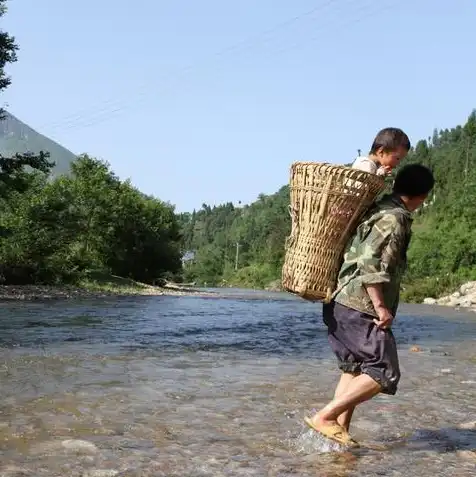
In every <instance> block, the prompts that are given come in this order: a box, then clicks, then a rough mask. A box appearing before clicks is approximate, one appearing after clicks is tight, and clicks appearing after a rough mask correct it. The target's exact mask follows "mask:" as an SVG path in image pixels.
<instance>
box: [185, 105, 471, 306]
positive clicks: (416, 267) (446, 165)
mask: <svg viewBox="0 0 476 477" xmlns="http://www.w3.org/2000/svg"><path fill="white" fill-rule="evenodd" d="M409 162H420V163H423V164H425V165H428V166H429V167H431V169H432V170H433V171H434V174H435V176H436V180H437V186H436V188H435V194H434V196H433V197H432V198H431V199H432V200H431V201H429V203H428V204H427V205H426V207H424V209H423V210H422V211H421V212H420V213H419V214H418V215H417V217H416V220H415V225H414V236H413V240H412V244H411V247H410V251H409V258H410V267H409V271H408V273H407V277H406V283H405V287H404V298H405V299H407V300H418V299H420V298H422V297H424V296H434V295H437V294H440V293H443V292H445V291H447V290H448V289H451V288H452V287H454V286H456V285H458V284H459V283H461V282H462V281H464V280H467V279H472V278H475V279H476V234H475V233H474V230H476V113H475V112H473V113H472V114H471V115H470V116H469V118H468V121H467V122H466V124H465V125H463V126H457V127H455V128H453V129H444V130H435V131H433V134H432V135H431V136H430V137H428V138H427V139H422V140H421V141H419V142H418V143H417V144H416V145H415V147H414V148H413V149H412V151H411V152H410V154H409V157H408V158H407V159H406V160H405V162H404V163H405V164H408V163H409ZM288 204H289V188H288V186H284V187H282V188H281V189H280V190H279V191H278V192H276V193H275V194H272V195H260V196H259V198H258V200H257V201H256V202H254V203H252V204H251V205H249V206H244V207H235V206H234V205H233V204H231V203H228V204H224V205H220V206H217V207H210V206H208V205H206V204H204V205H203V206H202V208H201V209H200V210H198V211H194V212H193V213H187V214H181V216H180V221H181V223H182V228H183V234H184V248H185V250H188V251H192V252H193V253H194V255H193V254H190V257H189V258H190V260H188V261H187V262H186V264H185V272H184V273H185V279H186V280H187V281H196V282H198V283H206V284H208V285H212V284H213V285H241V286H252V287H260V288H261V287H267V286H269V285H270V284H271V283H272V282H273V281H278V280H279V278H280V275H281V266H282V262H283V258H284V241H285V238H286V237H287V235H288V234H289V230H290V217H289V213H288V209H287V207H288ZM192 257H193V258H192ZM235 268H236V269H235Z"/></svg>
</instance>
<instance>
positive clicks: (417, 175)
mask: <svg viewBox="0 0 476 477" xmlns="http://www.w3.org/2000/svg"><path fill="white" fill-rule="evenodd" d="M434 185H435V178H434V177H433V174H432V172H431V171H430V169H428V167H425V166H423V165H421V164H408V165H407V166H404V167H402V168H401V169H400V170H399V171H398V174H397V177H396V178H395V182H394V183H393V193H394V194H396V195H398V196H400V197H401V199H402V200H403V202H404V203H405V205H406V206H407V208H408V210H409V211H410V212H413V211H414V210H416V209H418V207H420V206H421V205H422V204H423V202H425V200H426V198H427V197H428V194H429V193H430V192H431V190H432V189H433V186H434Z"/></svg>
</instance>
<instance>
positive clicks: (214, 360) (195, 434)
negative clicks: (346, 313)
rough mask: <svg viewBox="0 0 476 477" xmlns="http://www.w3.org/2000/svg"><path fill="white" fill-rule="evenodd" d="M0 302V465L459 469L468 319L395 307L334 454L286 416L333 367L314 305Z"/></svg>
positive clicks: (224, 472) (252, 297) (134, 470)
mask: <svg viewBox="0 0 476 477" xmlns="http://www.w3.org/2000/svg"><path fill="white" fill-rule="evenodd" d="M220 293H221V294H223V296H217V297H207V298H203V297H196V296H195V297H191V296H185V297H167V296H153V297H133V298H125V297H124V298H108V299H101V300H99V299H97V300H87V301H84V300H83V301H81V300H76V301H49V302H32V303H20V302H18V303H11V302H9V303H2V304H0V307H1V311H2V320H1V322H0V476H5V477H7V476H8V477H10V476H12V477H13V476H20V475H21V476H35V477H37V476H38V477H42V476H48V477H52V476H68V477H79V476H83V477H112V476H124V477H125V476H127V477H135V476H144V477H145V476H158V477H161V476H164V477H165V476H167V477H212V476H213V477H215V476H217V477H219V476H243V477H245V476H247V477H248V476H260V477H262V476H272V477H298V476H299V477H307V476H313V477H316V476H318V477H320V476H325V477H344V476H346V477H347V476H349V477H350V476H382V475H385V476H412V477H413V476H420V477H436V476H455V477H456V476H470V475H474V474H473V473H474V471H475V463H476V455H475V453H474V452H473V450H474V449H476V423H475V419H476V412H475V411H476V368H475V363H476V348H475V339H476V315H475V314H474V313H471V312H467V313H463V312H461V313H460V312H456V311H452V310H450V309H447V308H437V307H435V308H431V307H424V306H403V307H402V309H401V312H400V314H399V316H398V319H397V320H396V322H395V324H394V332H395V335H396V337H397V340H398V345H399V353H400V359H401V368H402V381H401V385H400V389H399V392H398V394H397V395H396V396H394V397H390V396H379V397H377V398H376V399H374V400H373V401H372V402H370V403H366V404H364V405H362V406H361V408H360V409H359V410H358V411H357V412H356V415H355V418H354V423H353V428H352V431H353V433H354V434H355V437H356V438H357V439H362V440H365V441H371V442H374V443H380V444H385V446H386V448H385V449H368V448H361V449H357V450H352V451H348V450H345V449H341V448H340V447H339V446H338V445H337V444H331V443H330V442H329V441H327V440H325V439H323V438H321V437H318V436H317V435H316V434H315V433H313V432H312V431H311V430H309V429H308V428H306V427H305V425H304V424H303V421H302V418H303V416H304V415H306V413H310V412H311V410H312V409H313V408H317V407H319V406H321V405H322V404H323V403H325V402H326V401H327V400H328V399H329V398H330V397H331V395H332V392H333V388H334V386H335V384H336V380H337V378H338V373H337V369H336V366H335V362H334V359H333V356H332V355H331V353H330V350H329V347H328V344H327V338H326V330H325V328H324V326H323V324H322V321H321V320H322V318H321V305H319V304H312V303H308V302H305V301H304V300H301V299H297V298H294V297H291V296H290V295H286V294H280V293H261V292H244V291H239V290H237V291H233V290H227V291H221V292H220Z"/></svg>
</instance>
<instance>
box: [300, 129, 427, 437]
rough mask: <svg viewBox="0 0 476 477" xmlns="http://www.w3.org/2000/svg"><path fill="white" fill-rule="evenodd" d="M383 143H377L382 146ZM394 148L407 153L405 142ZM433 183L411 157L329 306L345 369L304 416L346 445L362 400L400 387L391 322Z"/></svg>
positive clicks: (352, 251) (361, 229)
mask: <svg viewBox="0 0 476 477" xmlns="http://www.w3.org/2000/svg"><path fill="white" fill-rule="evenodd" d="M377 139H379V136H377ZM383 142H384V141H380V143H379V142H377V144H380V146H379V147H377V148H376V149H375V148H373V150H374V151H375V152H377V153H378V151H382V149H380V148H383V146H382V143H383ZM405 144H406V143H405ZM387 147H388V146H387ZM393 148H394V149H393V150H394V151H397V152H399V153H403V150H406V148H407V147H406V146H405V145H404V146H401V149H399V148H396V149H395V146H393ZM382 154H388V152H387V153H385V152H384V153H382ZM377 157H379V158H383V161H382V164H384V165H389V166H392V165H393V164H394V163H395V162H396V161H397V158H396V157H395V156H392V157H393V159H392V158H388V157H389V156H383V155H380V156H377ZM397 162H398V161H397ZM433 186H434V178H433V175H432V173H431V171H430V170H429V169H427V168H426V167H424V166H422V165H419V164H410V165H408V166H405V167H403V168H402V169H401V170H400V171H399V172H398V174H397V177H396V178H395V182H394V184H393V192H392V193H391V194H387V195H385V196H383V197H382V199H380V200H379V201H377V202H376V203H375V204H374V206H373V207H372V208H371V210H369V212H368V213H367V214H366V216H365V217H364V219H363V220H362V222H361V223H360V225H359V226H358V227H357V230H356V233H355V234H354V236H353V237H352V238H351V240H350V242H349V244H348V245H347V247H346V252H345V254H344V260H343V263H342V266H341V268H340V271H339V275H338V282H337V290H336V291H335V293H334V297H333V300H331V302H330V303H329V304H324V306H323V315H324V323H325V324H326V325H327V328H328V339H329V343H330V345H331V348H332V350H333V352H334V354H335V355H336V357H337V360H338V363H339V364H338V366H339V368H340V370H341V371H342V375H341V379H340V382H339V384H338V385H337V388H336V391H335V394H334V399H333V400H332V401H331V402H330V403H329V404H327V405H326V406H325V407H324V408H323V409H321V410H320V411H319V412H317V413H316V414H315V415H314V416H313V417H311V418H305V421H306V423H307V424H308V425H309V426H310V427H311V428H312V429H314V430H315V431H317V432H320V433H321V434H323V435H324V436H326V437H328V438H330V439H333V440H334V441H337V442H339V443H341V444H344V445H350V446H358V444H357V442H356V441H354V440H353V439H352V438H351V436H350V434H349V426H350V420H351V417H352V413H353V411H354V409H355V407H356V406H357V405H358V404H360V403H362V402H364V401H367V400H369V399H371V398H372V397H374V396H376V395H377V394H378V393H385V394H391V395H393V394H395V393H396V391H397V385H398V382H399V380H400V369H399V363H398V355H397V347H396V343H395V338H394V336H393V334H392V331H391V329H390V327H391V324H392V321H393V319H394V317H395V313H396V311H397V308H398V304H399V295H400V282H401V279H402V276H403V273H404V271H405V268H406V251H407V248H408V245H409V241H410V235H411V224H412V219H411V213H412V212H413V211H415V210H416V209H417V208H418V207H420V206H421V205H422V204H423V202H424V201H425V199H426V197H427V196H428V194H429V192H430V191H431V190H432V188H433Z"/></svg>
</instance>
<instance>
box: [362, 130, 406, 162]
mask: <svg viewBox="0 0 476 477" xmlns="http://www.w3.org/2000/svg"><path fill="white" fill-rule="evenodd" d="M410 147H411V144H410V139H408V136H407V135H406V134H405V133H404V132H403V131H402V130H401V129H398V128H385V129H382V130H381V131H379V133H378V134H377V136H376V137H375V139H374V142H373V143H372V147H371V149H370V155H371V156H374V157H375V158H376V159H377V160H378V162H379V163H380V164H381V165H382V166H385V167H387V168H388V169H393V168H395V167H396V166H397V165H398V163H399V162H400V161H401V160H402V159H404V158H405V157H406V155H407V154H408V151H409V150H410Z"/></svg>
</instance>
